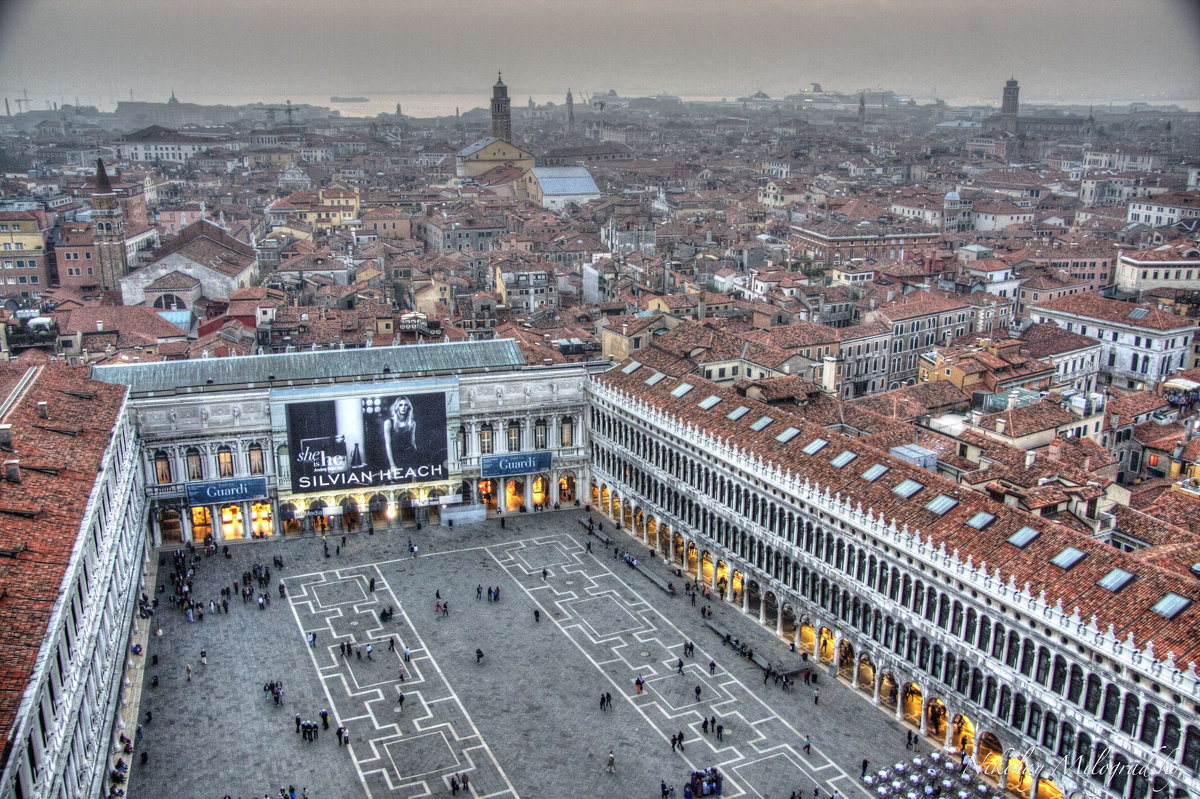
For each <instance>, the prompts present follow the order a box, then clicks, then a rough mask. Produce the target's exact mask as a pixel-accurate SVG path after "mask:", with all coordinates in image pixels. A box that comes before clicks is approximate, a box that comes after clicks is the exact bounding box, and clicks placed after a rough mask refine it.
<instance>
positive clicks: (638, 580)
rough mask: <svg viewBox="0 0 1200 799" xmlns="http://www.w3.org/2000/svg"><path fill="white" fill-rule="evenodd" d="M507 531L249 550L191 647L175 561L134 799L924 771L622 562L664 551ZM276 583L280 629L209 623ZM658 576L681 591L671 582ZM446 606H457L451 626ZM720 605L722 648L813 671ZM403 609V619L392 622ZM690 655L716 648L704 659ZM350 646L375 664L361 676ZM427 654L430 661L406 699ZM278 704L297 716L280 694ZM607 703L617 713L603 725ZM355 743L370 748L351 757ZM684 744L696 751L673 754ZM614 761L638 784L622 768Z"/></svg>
mask: <svg viewBox="0 0 1200 799" xmlns="http://www.w3.org/2000/svg"><path fill="white" fill-rule="evenodd" d="M505 518H506V522H507V523H506V525H505V527H504V528H503V529H502V528H501V526H500V522H499V520H498V519H489V520H487V521H485V522H481V523H479V524H475V525H459V526H456V527H449V528H447V527H432V528H430V527H425V528H424V529H423V530H420V531H417V530H415V529H413V528H404V529H401V528H395V529H392V530H389V531H377V532H376V533H375V534H374V535H368V534H366V533H355V534H351V535H350V536H349V537H348V539H347V543H346V546H345V547H344V548H341V552H340V554H337V552H338V548H339V547H340V546H341V540H342V539H341V536H340V534H338V535H335V534H330V535H329V537H328V539H327V541H325V542H322V539H321V538H319V537H311V536H309V537H304V538H295V539H290V538H289V539H286V540H271V541H262V542H247V543H244V544H238V545H233V546H231V547H230V548H229V552H230V555H231V557H230V558H226V557H224V555H223V553H222V552H220V551H218V552H217V553H215V554H214V555H213V556H211V557H208V558H205V557H203V555H202V554H201V553H200V551H199V550H197V555H198V557H199V565H198V567H197V570H196V574H195V577H194V580H193V595H194V597H195V598H196V599H197V600H202V601H203V603H204V606H205V613H204V619H203V621H200V620H199V619H198V618H197V620H196V621H195V622H191V623H189V622H188V620H187V617H186V615H184V614H183V613H182V612H181V611H180V610H178V609H177V608H174V607H172V606H171V605H170V604H169V603H168V602H167V597H168V596H169V593H170V590H171V588H170V580H169V577H168V574H169V568H170V562H171V552H170V551H164V552H161V553H158V554H159V555H160V556H164V557H165V564H166V565H165V566H164V565H160V566H158V571H157V574H156V573H155V572H154V571H153V570H152V572H151V578H153V580H154V582H157V583H159V584H164V587H165V589H166V591H165V592H164V593H158V594H156V596H157V597H158V599H159V604H158V610H157V612H156V614H155V616H154V617H153V618H152V619H151V620H150V628H151V629H155V630H157V629H161V630H162V635H161V636H156V635H153V634H152V635H150V636H149V637H148V645H147V654H146V659H147V662H146V667H145V672H144V684H143V688H142V693H141V704H140V708H139V715H138V718H139V721H141V723H142V724H143V732H144V737H143V739H142V740H141V741H140V742H139V743H138V744H137V747H136V749H135V752H134V754H133V755H131V756H129V759H130V761H131V767H130V777H129V783H128V795H129V797H131V799H161V798H162V797H178V798H179V799H202V798H206V797H215V798H216V799H220V797H223V796H225V795H227V794H228V795H230V796H233V797H242V799H250V797H261V796H263V795H264V794H267V795H270V796H277V795H278V791H279V788H280V787H285V788H286V787H288V786H295V789H296V792H297V795H300V794H301V792H302V790H303V789H306V790H307V794H308V796H309V797H311V799H332V798H346V799H349V798H351V797H375V798H378V797H392V796H396V797H418V796H430V795H434V796H440V795H446V796H449V795H450V793H451V790H450V779H451V777H452V775H456V774H459V775H461V774H463V773H465V774H467V775H468V776H469V793H468V794H467V795H474V796H493V797H518V796H521V797H550V796H592V797H654V796H659V790H660V781H664V780H665V781H666V783H667V784H668V785H672V786H675V788H676V796H679V797H682V795H683V784H684V782H685V781H686V780H687V778H688V777H689V776H690V775H691V773H692V771H694V770H702V769H705V768H708V767H710V766H716V767H717V768H719V769H720V771H721V772H722V773H723V775H724V785H723V793H722V795H723V796H726V797H737V796H753V797H772V798H773V799H780V798H782V799H787V797H789V796H790V795H791V793H792V791H797V790H800V791H803V794H804V795H805V797H810V796H812V791H813V788H814V787H819V788H820V790H821V796H822V797H825V799H828V797H829V796H830V795H831V794H832V792H833V791H834V790H835V789H836V790H838V791H839V792H840V794H841V796H842V797H855V796H866V795H867V794H866V793H865V791H864V790H863V788H862V784H861V782H860V781H859V772H860V768H861V763H862V760H863V758H867V759H869V760H870V761H871V764H872V768H877V767H879V766H882V765H884V764H887V763H893V762H896V761H898V760H903V759H906V758H908V757H911V756H912V753H911V752H906V750H905V731H904V728H902V727H901V726H900V725H899V724H898V723H897V722H896V721H895V720H894V718H892V717H890V716H889V714H888V713H886V712H883V711H881V710H879V709H877V708H874V707H872V706H871V704H870V701H869V700H868V699H866V698H865V697H864V696H863V695H862V694H861V693H856V692H854V691H853V690H851V689H850V688H849V687H848V686H845V685H843V684H841V683H839V682H837V681H836V680H834V679H832V678H830V677H828V676H827V675H828V670H827V668H826V667H824V666H822V667H821V669H820V671H821V678H820V682H819V685H818V686H817V687H818V688H819V690H820V703H819V705H817V704H815V703H814V695H813V688H811V687H809V686H806V685H804V684H803V683H798V684H796V685H795V687H794V688H792V689H791V690H789V691H787V692H784V691H782V690H781V689H780V687H779V686H778V685H776V684H775V683H774V681H768V682H766V683H764V681H763V672H762V670H761V669H760V668H759V667H758V666H756V665H755V664H754V663H752V662H751V661H749V660H747V659H745V658H743V657H740V656H739V655H737V654H736V653H735V652H734V651H733V650H732V649H731V648H730V647H728V646H725V645H724V644H723V642H722V640H721V639H720V637H719V636H718V635H717V634H716V633H714V632H713V630H712V629H711V628H710V627H709V626H708V625H707V624H706V622H705V620H704V619H702V618H701V616H700V613H699V605H703V604H705V602H704V600H703V599H701V600H700V602H699V603H698V605H697V606H696V607H693V606H692V603H691V601H690V600H689V599H688V597H686V596H685V595H684V593H683V592H682V591H679V592H677V593H676V594H675V595H671V594H669V593H668V592H666V591H664V590H663V589H662V588H661V587H660V586H659V585H658V584H656V583H655V582H654V581H652V580H651V579H649V578H648V577H647V576H645V575H643V574H641V573H640V572H639V571H637V570H634V569H632V568H630V567H629V566H628V565H626V563H625V562H624V561H623V560H620V559H614V557H613V552H614V548H617V549H621V550H629V551H631V552H632V553H634V554H635V555H636V556H638V557H639V558H643V557H644V556H645V555H646V548H645V546H644V545H642V544H641V543H640V542H637V541H636V540H634V539H633V538H630V537H629V536H626V535H624V534H622V533H617V532H615V531H614V530H612V528H611V525H610V524H608V523H604V524H603V530H604V533H600V531H599V529H597V534H598V537H597V536H589V535H588V532H587V529H586V527H585V523H586V520H587V518H588V514H587V513H585V512H584V511H582V510H570V511H559V512H546V513H536V514H518V515H515V516H508V517H505ZM592 518H594V519H595V520H596V521H597V522H602V521H603V519H602V518H601V517H600V516H599V515H598V514H592ZM581 522H583V523H581ZM605 534H607V535H608V536H609V537H611V538H612V539H613V546H612V547H607V548H606V547H605V544H604V536H605ZM410 538H411V540H412V543H414V544H416V545H417V546H418V549H419V555H418V557H416V558H413V557H411V556H410V555H409V552H408V547H409V540H410ZM589 541H590V542H591V551H590V552H589V551H588V549H587V546H588V542H589ZM325 544H327V545H328V547H329V551H330V557H328V558H326V557H325V556H324V553H323V546H324V545H325ZM276 556H278V557H281V558H283V563H284V567H283V568H282V569H278V568H275V567H274V566H273V563H272V561H273V559H274V558H275V557H276ZM155 560H156V561H157V560H159V558H158V557H156V558H155ZM160 562H161V561H160ZM255 563H259V564H263V565H265V566H268V567H270V568H271V577H272V580H271V584H270V587H269V589H263V588H258V589H257V591H258V593H262V592H263V591H264V590H267V591H269V593H270V595H271V599H272V602H271V604H270V605H269V606H268V607H266V608H265V609H261V610H260V609H259V607H258V605H257V603H256V602H249V603H243V601H242V599H241V598H240V597H239V596H238V595H237V594H236V593H235V594H234V595H233V596H232V598H231V600H230V607H229V613H228V614H224V613H218V614H213V613H211V612H209V611H208V609H207V608H208V600H209V599H213V600H217V601H218V602H219V600H220V598H221V597H220V593H219V592H220V589H221V588H223V587H226V586H229V587H232V585H233V583H234V581H235V580H236V581H238V582H239V583H240V581H241V576H242V574H243V572H245V571H247V570H250V569H251V568H252V565H253V564H255ZM642 566H643V567H648V568H649V569H650V570H651V571H653V572H654V573H656V574H658V575H659V576H660V577H661V578H662V579H664V580H673V581H675V582H676V583H677V585H679V586H680V587H681V585H682V584H681V583H680V582H679V578H678V577H676V576H675V573H674V570H673V568H671V567H670V566H669V565H668V564H665V563H663V562H662V560H661V559H659V558H654V559H652V560H650V562H649V563H648V564H647V563H646V562H645V561H643V562H642ZM543 570H544V571H545V576H543ZM281 579H282V580H283V582H284V583H285V585H286V587H287V597H286V599H281V598H280V597H279V592H278V583H279V581H280V580H281ZM372 580H374V591H372V590H371V581H372ZM477 586H482V587H483V589H484V595H483V596H482V597H479V596H477V590H476V589H477ZM153 587H154V586H153V582H151V583H148V588H153ZM491 587H498V588H499V592H500V593H499V601H497V602H491V601H488V597H487V590H488V589H489V588H491ZM439 596H440V599H441V600H443V601H445V602H448V603H449V607H448V609H446V610H444V611H443V612H438V610H437V604H438V601H439ZM708 604H710V605H711V607H712V609H713V617H712V621H713V622H714V623H715V624H717V625H719V626H722V627H724V628H725V629H727V630H729V631H730V632H731V633H732V634H733V635H734V636H736V637H739V638H741V639H742V640H745V641H748V642H749V643H750V645H751V646H752V647H753V648H754V649H755V651H756V652H757V653H759V654H761V655H763V656H765V657H767V659H768V660H770V662H772V663H776V664H782V665H783V666H784V668H786V669H792V668H797V667H799V666H800V665H801V663H800V655H799V653H795V652H791V651H789V647H788V645H787V643H786V642H784V641H781V640H779V639H777V638H776V637H775V636H774V635H772V634H771V631H769V630H767V629H764V628H762V627H760V626H759V625H758V624H757V623H756V620H755V619H753V618H751V617H748V616H744V615H742V613H741V612H740V609H739V608H738V607H735V606H732V605H727V604H725V603H721V602H719V601H716V600H713V601H711V602H709V603H708ZM389 607H390V608H394V611H395V613H394V616H393V617H392V618H391V619H390V620H389V621H381V620H380V611H381V610H386V609H387V608H389ZM535 610H537V611H539V613H540V621H538V620H535V616H534V611H535ZM309 633H314V634H315V640H314V642H313V646H311V647H310V646H309V644H308V641H307V636H308V634H309ZM389 640H394V642H395V649H394V651H393V650H391V649H390V648H389ZM685 641H691V642H692V643H693V644H694V655H693V656H691V657H687V656H685V655H684V649H683V643H684V642H685ZM347 642H350V643H353V644H354V646H355V648H356V650H357V652H356V654H355V655H354V656H351V657H345V656H344V655H343V653H342V650H341V648H340V647H339V644H344V643H347ZM368 644H370V645H371V646H372V649H373V652H372V653H371V656H370V658H369V659H368V657H367V654H366V651H365V647H366V646H367V645H368ZM405 647H408V648H409V649H410V650H411V660H410V662H408V663H405V664H403V665H404V667H405V669H406V678H405V680H404V681H403V682H400V680H399V673H400V667H401V665H402V660H403V657H402V656H403V650H404V648H405ZM476 649H480V650H482V651H483V653H484V657H483V659H482V662H477V658H476ZM201 650H205V652H206V653H207V664H202V663H201V657H200V653H201ZM155 657H157V663H154V661H153V659H154V658H155ZM681 658H682V659H683V661H684V669H683V671H684V673H683V675H680V674H678V673H677V663H678V661H679V660H680V659H681ZM710 661H715V663H716V668H715V673H714V674H710V668H709V663H710ZM188 666H190V667H191V672H190V681H189V673H188ZM639 675H640V676H641V677H642V678H643V679H644V680H645V687H644V690H643V691H642V692H641V693H640V694H639V693H637V691H636V689H635V680H636V678H637V677H638V676H639ZM155 677H157V679H158V683H157V685H152V684H151V682H152V680H153V679H154V678H155ZM276 680H278V681H282V683H283V688H284V696H283V700H282V702H281V703H279V704H277V703H276V702H274V701H273V700H272V699H270V698H267V697H266V696H264V691H263V686H264V684H265V683H267V682H270V681H276ZM697 686H699V687H700V696H699V700H697V697H696V692H695V689H696V687H697ZM401 690H402V691H403V692H404V696H405V700H404V703H403V708H401V707H400V705H399V704H398V702H397V698H398V691H401ZM606 693H607V694H611V695H612V707H611V709H609V710H602V709H601V707H600V697H601V695H602V694H606ZM322 709H324V710H327V711H329V713H330V715H331V720H330V724H329V728H328V729H324V728H321V729H320V730H319V737H318V739H317V740H315V741H308V740H304V739H303V737H302V736H301V735H299V734H297V733H296V729H295V728H296V724H295V718H296V716H297V714H299V715H300V716H301V717H302V719H304V720H311V721H318V719H319V716H318V714H319V713H320V711H321V710H322ZM147 712H150V713H151V714H152V721H150V722H147V721H146V716H147ZM706 717H707V718H712V717H716V719H717V721H718V723H720V724H721V725H722V727H723V740H721V741H718V740H717V737H716V735H715V734H714V733H713V732H712V731H710V732H709V733H707V734H706V733H704V732H703V731H702V720H703V719H704V718H706ZM338 726H345V727H346V728H347V732H348V736H349V745H348V746H340V745H339V742H338V740H337V738H336V737H335V734H334V731H335V730H336V728H337V727H338ZM680 732H682V733H683V737H684V748H683V749H682V750H675V749H672V747H671V743H670V739H671V737H672V736H673V735H677V734H678V733H680ZM806 736H811V742H812V747H811V752H810V753H806V752H804V751H803V747H804V743H805V737H806ZM610 750H612V752H613V754H614V758H615V773H610V772H609V771H608V769H607V768H606V765H607V758H608V753H609V751H610ZM142 752H145V753H146V754H147V756H148V763H147V764H146V765H144V766H143V765H140V756H141V753H142Z"/></svg>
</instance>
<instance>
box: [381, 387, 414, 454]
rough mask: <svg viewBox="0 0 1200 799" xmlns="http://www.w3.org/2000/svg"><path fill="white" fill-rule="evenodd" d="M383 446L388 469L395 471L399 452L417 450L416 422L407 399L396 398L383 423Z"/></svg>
mask: <svg viewBox="0 0 1200 799" xmlns="http://www.w3.org/2000/svg"><path fill="white" fill-rule="evenodd" d="M383 446H384V451H385V452H386V454H387V460H388V469H389V470H390V471H393V472H394V471H396V469H397V467H398V465H399V464H398V456H399V454H400V453H401V452H404V451H407V450H415V449H416V448H417V422H416V419H415V418H414V417H413V407H412V403H411V402H409V400H408V397H396V399H395V400H394V401H393V402H392V404H391V407H389V408H388V414H387V416H386V417H384V421H383Z"/></svg>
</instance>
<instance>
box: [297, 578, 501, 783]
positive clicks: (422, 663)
mask: <svg viewBox="0 0 1200 799" xmlns="http://www.w3.org/2000/svg"><path fill="white" fill-rule="evenodd" d="M383 565H386V564H375V565H366V566H358V567H351V568H346V569H336V570H334V571H327V572H321V573H318V574H308V575H301V576H299V577H292V578H291V579H289V580H288V599H289V601H290V603H291V607H292V612H293V613H294V614H295V617H296V623H297V624H298V625H299V627H300V630H301V633H302V635H303V636H304V637H305V638H307V636H308V634H309V633H316V641H315V643H314V646H313V648H312V649H311V655H312V658H313V665H314V666H315V668H316V670H317V672H318V674H319V675H320V679H321V682H322V684H323V685H324V688H325V693H326V695H327V697H328V698H329V703H330V705H331V710H332V713H333V717H334V718H336V719H338V721H339V722H340V724H341V725H343V726H345V727H346V728H347V729H348V730H353V732H354V739H355V740H362V741H363V743H362V744H351V745H350V747H349V748H350V755H351V757H352V758H353V760H354V763H355V766H356V768H357V770H358V773H359V777H360V779H361V780H362V783H363V787H364V789H365V790H366V794H367V796H368V797H382V796H388V797H393V796H394V797H423V796H429V795H430V794H433V793H439V794H440V793H442V792H443V791H445V790H449V786H450V777H451V776H452V775H454V774H458V773H462V772H466V773H467V774H469V775H470V788H471V791H472V792H473V793H475V794H476V795H478V796H489V797H497V798H498V799H503V798H504V797H516V792H515V790H514V789H513V786H512V784H511V783H510V782H509V780H508V778H507V777H506V776H505V774H504V771H503V769H502V768H501V767H500V764H499V763H497V762H496V759H495V758H494V757H493V756H492V753H491V752H490V751H488V748H487V746H486V745H484V743H483V741H482V739H481V737H480V735H479V731H478V730H477V729H476V728H475V726H474V724H472V722H471V719H470V716H469V715H468V714H467V711H466V709H465V708H464V707H463V705H462V702H461V701H459V698H458V696H456V695H455V693H454V691H453V690H452V689H451V688H450V686H449V685H448V684H447V682H446V681H445V679H444V678H443V676H442V673H441V671H440V670H439V669H438V668H437V666H436V664H435V663H434V661H433V658H432V656H431V655H430V654H429V651H428V650H427V649H426V647H425V646H424V644H423V643H422V641H421V637H420V635H419V634H418V633H417V631H416V629H415V628H414V627H413V625H412V623H411V620H410V619H409V618H408V616H407V613H406V610H405V608H404V606H403V605H402V603H401V602H400V601H399V600H398V599H397V597H396V596H395V594H393V593H392V591H391V590H390V588H389V587H388V583H387V580H386V579H385V578H384V576H383V573H382V571H381V570H380V568H379V567H380V566H383ZM372 578H374V579H375V591H374V592H373V593H372V592H371V591H370V581H371V579H372ZM389 607H391V608H392V609H393V610H394V615H393V617H392V619H391V620H390V621H388V622H386V623H385V622H382V621H380V618H379V614H380V611H383V610H386V609H387V608H389ZM389 640H394V641H395V642H396V647H395V649H394V650H389V646H388V643H389ZM343 643H346V644H353V645H354V648H355V649H356V650H358V652H361V653H362V655H361V657H360V656H359V654H358V653H357V652H356V655H355V656H353V657H344V656H343V655H342V652H341V648H340V646H339V645H340V644H343ZM368 644H370V645H371V646H372V648H373V650H374V651H373V652H372V653H371V656H370V658H369V659H368V658H367V656H366V653H365V648H366V646H367V645H368ZM405 644H407V645H408V647H409V649H410V650H411V654H410V658H411V660H410V662H409V663H407V664H403V660H404V657H403V655H404V645H405ZM402 664H403V665H404V668H405V671H406V675H405V680H404V682H402V683H401V682H399V673H400V667H401V665H402ZM381 666H382V668H381ZM397 686H399V690H402V691H403V692H404V706H403V708H401V707H400V705H399V704H398V703H397V697H398V694H397Z"/></svg>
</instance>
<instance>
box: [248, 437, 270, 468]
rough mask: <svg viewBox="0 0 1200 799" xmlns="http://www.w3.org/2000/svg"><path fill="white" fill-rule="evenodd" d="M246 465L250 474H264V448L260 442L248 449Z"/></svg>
mask: <svg viewBox="0 0 1200 799" xmlns="http://www.w3.org/2000/svg"><path fill="white" fill-rule="evenodd" d="M246 466H247V468H248V470H249V472H250V474H262V473H263V472H265V471H266V469H265V464H264V462H263V448H262V446H261V445H260V444H251V445H250V448H249V449H248V450H246Z"/></svg>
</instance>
